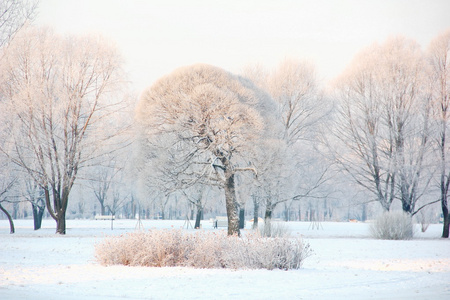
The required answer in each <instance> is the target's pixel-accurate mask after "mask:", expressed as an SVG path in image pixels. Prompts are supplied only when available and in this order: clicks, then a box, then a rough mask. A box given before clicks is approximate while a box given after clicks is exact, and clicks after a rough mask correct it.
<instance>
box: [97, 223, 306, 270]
mask: <svg viewBox="0 0 450 300" xmlns="http://www.w3.org/2000/svg"><path fill="white" fill-rule="evenodd" d="M95 252H96V254H95V256H96V259H97V260H98V261H99V262H100V263H101V264H103V265H115V264H123V265H130V266H150V267H173V266H186V267H194V268H232V269H242V268H248V269H269V270H272V269H284V270H289V269H299V268H300V267H301V265H302V263H303V260H304V259H305V258H306V257H308V256H309V255H310V253H311V251H310V249H309V245H308V244H306V245H305V244H304V243H303V241H302V240H301V239H300V238H282V237H279V238H266V237H261V236H260V235H259V234H258V233H250V234H247V235H244V236H243V237H237V236H227V235H226V233H225V232H219V233H216V232H196V233H189V232H185V231H182V230H150V231H145V232H142V231H139V232H133V233H128V234H124V235H120V236H115V237H108V238H106V239H105V240H104V241H102V242H101V243H99V244H97V245H96V249H95Z"/></svg>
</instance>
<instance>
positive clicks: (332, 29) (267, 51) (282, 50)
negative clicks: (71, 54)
mask: <svg viewBox="0 0 450 300" xmlns="http://www.w3.org/2000/svg"><path fill="white" fill-rule="evenodd" d="M36 23H37V24H42V25H50V26H51V27H53V28H55V30H56V31H57V32H60V33H101V34H102V35H104V36H106V37H108V38H110V39H112V40H113V41H115V42H116V43H117V45H118V47H119V49H120V51H121V52H122V54H123V56H124V58H125V61H126V70H127V72H128V74H129V78H130V80H131V81H132V82H133V85H134V89H135V90H136V92H141V91H142V89H144V88H146V87H147V86H149V85H151V84H152V83H153V82H154V81H155V80H157V79H158V78H159V77H161V76H163V75H165V74H167V73H170V72H171V71H172V70H174V69H176V68H177V67H180V66H184V65H190V64H194V63H198V62H202V63H208V64H212V65H215V66H219V67H222V68H224V69H226V70H229V71H231V72H235V73H238V72H240V71H241V70H242V68H243V67H244V66H245V65H246V64H249V63H260V64H262V65H264V66H266V67H269V68H271V67H274V66H276V64H277V63H278V62H280V61H281V60H282V59H284V58H287V57H289V58H298V59H307V60H310V61H312V62H314V63H315V64H316V66H317V70H318V74H319V77H320V78H321V79H323V81H324V82H326V80H329V79H332V78H333V77H335V76H337V75H338V74H339V73H340V72H341V71H342V70H343V69H344V68H345V66H346V65H347V64H348V63H349V62H350V60H351V59H352V57H353V56H354V55H355V53H357V52H358V51H359V50H361V49H362V48H363V47H366V46H369V45H371V44H372V43H374V42H383V41H384V40H386V39H387V38H388V37H389V36H393V35H403V36H406V37H409V38H413V39H415V40H416V41H418V42H419V43H420V44H421V45H422V46H423V47H426V46H427V45H428V43H429V42H430V40H431V39H432V38H434V37H435V36H437V35H438V34H440V33H441V32H443V31H444V30H445V29H447V28H450V1H448V0H427V1H425V0H420V1H419V0H370V1H369V0H367V1H362V0H339V1H338V0H322V1H313V0H310V1H306V0H297V1H295V0H291V1H289V0H273V1H271V0H240V1H239V0H216V1H214V0H160V1H156V0H147V1H144V0H141V1H137V0H40V4H39V15H38V17H37V20H36Z"/></svg>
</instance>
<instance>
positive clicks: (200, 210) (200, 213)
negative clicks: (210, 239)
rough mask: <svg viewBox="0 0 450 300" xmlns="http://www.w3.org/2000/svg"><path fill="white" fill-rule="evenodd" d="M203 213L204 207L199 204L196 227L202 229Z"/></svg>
mask: <svg viewBox="0 0 450 300" xmlns="http://www.w3.org/2000/svg"><path fill="white" fill-rule="evenodd" d="M202 215H203V208H202V207H201V206H197V215H196V216H195V225H194V228H195V229H200V225H201V224H200V221H201V219H202Z"/></svg>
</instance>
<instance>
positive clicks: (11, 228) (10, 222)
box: [0, 203, 15, 234]
mask: <svg viewBox="0 0 450 300" xmlns="http://www.w3.org/2000/svg"><path fill="white" fill-rule="evenodd" d="M0 210H1V211H2V212H4V213H5V215H6V217H8V221H9V229H10V230H9V233H11V234H13V233H14V232H15V230H14V222H13V219H12V218H11V215H10V214H9V213H8V211H7V210H6V209H5V208H4V207H3V206H2V204H1V203H0Z"/></svg>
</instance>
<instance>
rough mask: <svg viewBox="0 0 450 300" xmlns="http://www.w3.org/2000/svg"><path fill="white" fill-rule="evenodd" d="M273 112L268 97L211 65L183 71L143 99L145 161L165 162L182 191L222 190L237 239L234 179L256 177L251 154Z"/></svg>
mask: <svg viewBox="0 0 450 300" xmlns="http://www.w3.org/2000/svg"><path fill="white" fill-rule="evenodd" d="M271 111H273V106H272V102H271V99H270V97H268V96H267V95H266V94H264V93H262V92H261V91H260V90H259V89H257V88H256V87H255V86H254V85H253V84H252V83H251V82H250V81H248V80H246V79H243V78H241V77H238V76H235V75H232V74H230V73H228V72H226V71H224V70H222V69H220V68H217V67H213V66H209V65H203V64H197V65H193V66H188V67H182V68H180V69H177V70H176V71H174V72H173V73H171V74H170V75H168V76H165V77H163V78H161V79H160V80H158V81H157V82H156V83H155V84H154V85H153V86H151V87H150V88H149V89H147V90H146V91H145V92H144V93H143V94H142V96H141V98H140V101H139V105H138V108H137V119H138V120H139V122H140V123H141V127H142V134H143V138H141V141H142V144H143V147H142V149H143V150H144V151H142V155H143V156H145V157H146V159H147V160H150V161H151V160H157V159H158V160H159V161H161V159H162V161H161V162H165V163H162V167H163V168H165V172H169V178H173V179H174V180H176V184H178V185H179V186H181V187H188V186H192V185H194V184H197V183H204V182H206V183H207V182H210V183H215V184H217V185H218V186H219V187H220V188H222V189H223V191H224V194H225V200H226V201H225V202H226V210H227V216H228V234H229V235H233V234H239V233H240V231H239V218H238V211H237V209H238V203H237V200H236V190H235V175H236V173H237V172H241V171H252V172H254V173H255V174H256V173H257V172H256V170H255V168H254V167H253V166H252V165H251V157H252V150H253V149H256V148H257V147H259V144H260V140H261V139H262V138H264V135H265V134H266V133H267V132H266V131H265V129H266V126H265V120H266V118H265V117H266V116H268V115H269V114H270V112H271ZM160 143H161V144H160ZM160 145H163V147H160Z"/></svg>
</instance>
